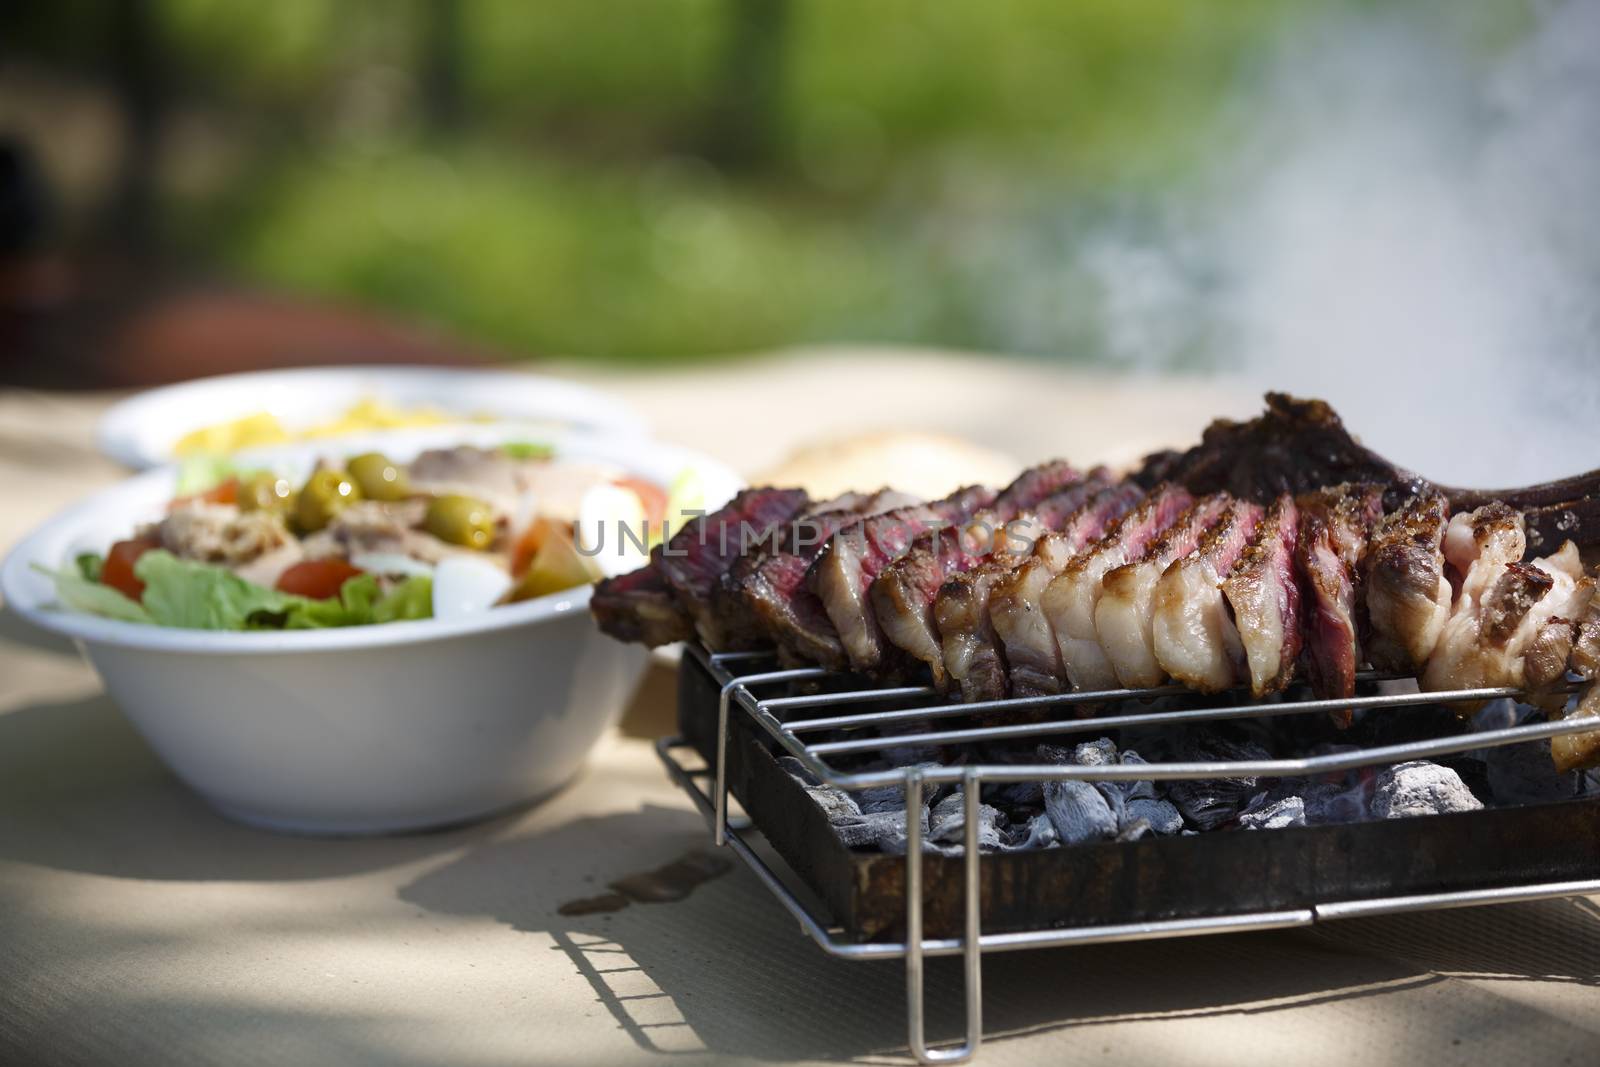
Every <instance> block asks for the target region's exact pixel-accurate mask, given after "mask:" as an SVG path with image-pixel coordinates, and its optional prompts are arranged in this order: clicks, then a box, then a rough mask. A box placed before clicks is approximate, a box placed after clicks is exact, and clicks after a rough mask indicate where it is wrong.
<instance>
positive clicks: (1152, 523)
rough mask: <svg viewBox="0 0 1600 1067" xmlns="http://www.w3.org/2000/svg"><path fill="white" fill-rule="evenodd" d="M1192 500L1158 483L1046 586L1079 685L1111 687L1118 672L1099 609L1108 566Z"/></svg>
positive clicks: (1044, 600)
mask: <svg viewBox="0 0 1600 1067" xmlns="http://www.w3.org/2000/svg"><path fill="white" fill-rule="evenodd" d="M1191 503H1193V498H1192V497H1191V496H1190V495H1189V492H1188V490H1186V489H1184V488H1183V487H1182V486H1177V485H1158V486H1156V487H1155V488H1154V489H1152V490H1151V491H1150V495H1149V496H1148V497H1146V498H1145V499H1144V500H1143V501H1142V502H1141V503H1140V504H1139V506H1138V507H1136V508H1134V509H1133V510H1132V511H1130V512H1128V513H1127V514H1126V515H1124V516H1123V517H1122V518H1121V519H1119V520H1118V521H1117V523H1116V524H1115V525H1114V526H1113V527H1112V528H1111V529H1110V530H1109V531H1108V532H1107V533H1106V534H1105V536H1104V537H1102V538H1101V539H1100V540H1099V541H1098V542H1096V543H1095V544H1094V545H1093V546H1092V547H1091V548H1089V549H1087V550H1086V551H1084V552H1082V553H1079V554H1078V555H1077V556H1076V557H1074V558H1073V559H1072V560H1071V561H1070V562H1068V563H1067V565H1066V567H1065V568H1063V570H1062V572H1061V573H1060V574H1059V575H1057V576H1056V577H1055V578H1054V579H1053V580H1052V581H1051V582H1050V583H1049V585H1047V586H1046V587H1045V590H1044V593H1043V594H1042V595H1041V596H1040V598H1039V606H1040V608H1041V610H1043V612H1044V614H1045V618H1047V619H1048V620H1049V622H1050V629H1051V632H1052V633H1054V634H1055V637H1056V645H1057V649H1058V651H1059V652H1060V655H1061V669H1062V671H1063V673H1065V675H1066V677H1067V680H1068V681H1069V682H1070V683H1071V684H1072V688H1073V689H1075V690H1079V691H1083V690H1097V689H1112V688H1115V687H1116V684H1117V676H1116V672H1115V671H1114V670H1113V669H1112V666H1111V661H1110V660H1109V659H1108V658H1107V657H1106V654H1105V653H1104V652H1103V651H1102V650H1101V648H1100V638H1099V635H1098V634H1097V633H1096V632H1095V625H1094V612H1095V607H1096V605H1097V604H1098V603H1099V602H1100V596H1101V592H1102V582H1103V581H1104V579H1105V576H1106V574H1107V572H1109V571H1111V570H1112V569H1114V568H1116V567H1120V566H1122V565H1123V564H1124V563H1126V562H1127V561H1128V560H1129V559H1133V558H1137V557H1138V556H1139V555H1141V554H1142V553H1143V552H1144V550H1145V547H1146V546H1147V545H1148V544H1149V543H1150V542H1151V541H1153V540H1154V539H1155V538H1156V537H1158V536H1159V535H1160V534H1161V533H1162V532H1163V531H1165V530H1166V529H1167V528H1168V527H1169V526H1171V525H1172V523H1173V522H1174V521H1176V520H1177V518H1178V516H1179V515H1180V514H1181V513H1182V512H1183V511H1184V509H1186V508H1187V507H1189V505H1190V504H1191Z"/></svg>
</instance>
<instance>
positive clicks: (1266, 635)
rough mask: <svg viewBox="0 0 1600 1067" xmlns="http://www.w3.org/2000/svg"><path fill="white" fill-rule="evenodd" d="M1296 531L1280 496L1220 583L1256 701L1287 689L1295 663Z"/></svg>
mask: <svg viewBox="0 0 1600 1067" xmlns="http://www.w3.org/2000/svg"><path fill="white" fill-rule="evenodd" d="M1299 531H1300V509H1299V508H1298V507H1297V506H1296V504H1295V502H1294V498H1293V497H1290V496H1287V495H1285V496H1281V497H1279V498H1278V499H1277V500H1276V501H1275V502H1274V503H1273V505H1272V507H1271V508H1269V509H1268V510H1267V513H1266V514H1265V515H1264V516H1263V517H1262V519H1261V522H1260V524H1259V526H1258V527H1257V532H1256V537H1255V540H1254V541H1252V542H1251V544H1250V547H1249V548H1247V549H1246V550H1245V552H1244V554H1243V555H1242V556H1241V557H1240V558H1239V562H1238V563H1236V564H1235V565H1234V568H1233V571H1232V572H1231V573H1230V574H1229V575H1228V576H1227V578H1225V579H1223V582H1222V593H1223V596H1225V597H1226V598H1227V600H1228V608H1229V610H1230V611H1231V612H1232V615H1233V624H1234V626H1235V627H1236V628H1237V630H1238V634H1239V642H1240V644H1242V645H1243V646H1244V655H1245V667H1246V669H1247V672H1248V675H1249V681H1250V693H1251V695H1252V696H1254V697H1256V698H1257V699H1260V698H1261V697H1264V696H1266V695H1267V694H1269V693H1276V692H1279V691H1281V690H1282V689H1283V688H1284V687H1286V686H1287V685H1288V684H1289V681H1290V679H1292V678H1293V677H1294V670H1295V664H1296V663H1297V662H1298V661H1299V659H1300V644H1301V599H1300V578H1299V575H1298V574H1297V573H1296V571H1295V565H1294V553H1295V544H1296V541H1297V537H1298V534H1299Z"/></svg>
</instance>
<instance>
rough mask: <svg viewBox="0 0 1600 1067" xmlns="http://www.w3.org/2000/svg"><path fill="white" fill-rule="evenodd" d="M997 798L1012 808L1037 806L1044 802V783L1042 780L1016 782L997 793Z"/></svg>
mask: <svg viewBox="0 0 1600 1067" xmlns="http://www.w3.org/2000/svg"><path fill="white" fill-rule="evenodd" d="M996 799H997V800H998V801H999V802H1000V803H1002V804H1004V805H1006V806H1007V807H1012V808H1037V807H1040V806H1041V805H1043V804H1044V784H1043V783H1041V782H1014V783H1012V784H1011V785H1008V786H1005V787H1003V788H1002V789H1000V791H999V792H998V793H997V794H996Z"/></svg>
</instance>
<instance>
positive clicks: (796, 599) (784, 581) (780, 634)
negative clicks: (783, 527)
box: [728, 511, 862, 663]
mask: <svg viewBox="0 0 1600 1067" xmlns="http://www.w3.org/2000/svg"><path fill="white" fill-rule="evenodd" d="M861 520H862V516H861V515H859V514H857V513H856V512H854V511H827V512H823V513H821V514H818V515H812V516H809V517H807V518H803V519H801V520H799V521H798V522H797V523H796V524H795V530H794V533H793V534H792V535H791V540H790V542H789V546H788V548H787V550H785V551H781V552H774V553H772V554H770V555H768V556H766V557H764V558H761V559H760V560H759V562H757V563H756V564H755V566H754V567H753V568H752V569H751V570H750V572H749V573H748V574H746V575H745V576H744V577H743V578H742V579H741V580H740V583H739V586H738V589H737V590H736V592H735V593H734V594H733V595H734V596H736V597H737V598H738V599H737V601H736V602H737V603H739V604H741V605H742V610H743V611H744V612H746V613H747V615H745V616H744V618H745V619H747V620H753V621H754V626H755V629H756V630H757V631H759V633H760V634H761V635H762V637H763V638H765V639H766V640H767V641H770V642H775V643H777V644H778V645H779V646H780V647H781V648H783V649H785V650H786V651H787V654H788V655H789V656H791V657H793V658H794V659H796V660H798V661H799V662H803V663H814V662H823V661H828V662H834V661H836V660H837V659H838V657H839V656H840V655H842V649H841V648H840V647H839V637H838V634H836V633H835V632H834V630H833V624H832V623H831V622H829V621H828V613H827V612H826V611H824V610H823V608H822V601H821V600H819V599H817V596H816V594H814V593H813V592H811V590H810V589H809V588H807V586H806V573H807V572H808V571H809V570H810V568H811V564H812V561H814V560H815V559H816V557H817V554H818V553H819V552H821V551H822V546H824V545H826V544H827V543H828V541H829V539H830V538H832V537H833V535H834V534H835V533H837V532H838V531H840V530H843V529H845V528H846V527H849V526H853V525H855V524H856V523H859V522H860V521H861ZM728 625H729V628H730V629H732V628H733V627H734V626H735V625H738V626H740V628H741V629H740V632H741V633H744V632H747V631H746V630H744V629H743V627H744V625H745V623H743V622H739V621H738V620H737V619H736V618H735V617H734V616H733V615H732V613H731V612H730V617H729V624H728ZM785 637H787V638H788V640H787V642H786V641H785V640H784V638H785Z"/></svg>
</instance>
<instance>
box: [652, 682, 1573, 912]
mask: <svg viewBox="0 0 1600 1067" xmlns="http://www.w3.org/2000/svg"><path fill="white" fill-rule="evenodd" d="M712 670H713V666H712V664H711V663H709V662H708V661H707V660H706V659H705V658H703V657H702V656H701V655H685V656H684V657H683V660H682V665H681V667H680V670H679V676H678V714H679V725H680V730H681V732H682V735H683V740H684V742H685V743H686V744H688V745H689V746H691V747H693V748H694V749H695V750H696V751H697V752H698V753H699V754H700V755H701V757H702V758H704V759H705V761H706V766H707V767H715V766H716V760H717V729H718V718H719V700H720V697H721V693H722V690H723V686H724V684H726V682H727V681H729V680H730V679H731V677H732V676H733V675H732V674H730V673H727V672H726V670H725V669H724V671H723V677H722V678H720V679H719V678H718V677H717V676H715V675H714V674H713V673H712ZM775 750H776V745H775V742H774V741H773V739H772V738H771V737H770V736H769V735H768V731H767V730H765V729H763V728H762V727H761V726H760V725H759V724H758V723H756V721H755V720H754V717H753V716H751V715H748V714H741V713H738V712H737V711H736V712H735V713H734V714H731V715H730V716H729V721H728V750H727V783H728V787H729V789H730V791H731V793H732V795H733V796H734V797H736V798H737V799H738V800H739V802H740V803H741V804H742V805H743V807H744V809H745V811H746V812H747V813H748V815H749V817H750V819H751V821H752V823H753V824H754V825H755V827H756V828H757V829H759V830H760V831H761V833H762V834H763V835H764V836H765V837H766V838H767V840H768V841H769V843H770V844H771V846H772V848H773V849H774V850H775V851H776V852H777V853H778V855H779V856H781V857H782V859H783V860H784V862H785V863H786V864H787V865H788V866H789V867H790V868H792V870H793V871H794V872H795V874H796V875H798V876H799V878H800V879H801V880H802V881H804V882H805V884H806V885H807V886H808V887H809V888H810V889H811V890H812V891H813V892H814V893H815V894H816V895H817V897H818V898H820V899H821V900H822V901H823V902H824V903H825V904H826V905H827V907H828V910H829V911H830V912H831V914H832V918H833V920H834V921H835V922H836V923H837V924H838V926H839V928H840V933H841V935H842V936H843V937H844V938H846V939H848V940H851V941H855V942H875V941H876V942H882V941H885V940H896V939H901V938H903V937H904V932H905V922H906V916H905V911H906V897H905V888H906V861H905V857H903V856H895V855H887V854H883V853H874V852H862V851H856V850H853V849H850V848H848V847H846V846H845V845H844V844H843V843H842V842H841V841H840V840H839V838H838V836H837V835H836V834H835V832H834V830H833V828H832V827H831V826H830V825H829V823H828V820H827V817H826V816H825V815H824V814H823V812H822V811H821V810H820V809H819V808H818V807H817V805H816V804H815V803H813V802H812V800H811V798H810V797H809V796H808V795H807V794H806V791H805V789H804V787H803V786H802V785H801V784H800V783H799V782H797V781H796V780H795V779H794V778H793V777H792V776H791V775H790V774H788V773H787V772H786V771H785V770H784V769H783V768H782V767H781V766H779V764H778V762H777V759H776V758H775ZM976 866H977V868H978V878H979V883H980V885H981V890H982V891H981V894H980V899H981V913H980V914H981V922H982V929H983V931H984V933H985V935H989V934H1004V933H1006V932H1016V931H1034V930H1046V929H1052V928H1063V927H1074V928H1076V927H1111V926H1129V925H1137V924H1147V923H1162V922H1164V921H1170V920H1187V919H1197V920H1204V919H1210V918H1216V919H1222V918H1229V917H1237V916H1240V915H1241V914H1257V915H1263V914H1269V913H1278V912H1302V911H1305V910H1308V909H1316V908H1319V907H1321V908H1323V909H1328V908H1331V907H1337V908H1339V909H1343V910H1345V911H1349V912H1352V913H1353V912H1356V911H1359V910H1361V902H1363V901H1370V902H1373V904H1374V905H1375V906H1374V908H1373V910H1379V909H1378V908H1377V907H1376V905H1377V904H1379V903H1380V902H1382V903H1383V904H1384V905H1390V904H1392V903H1393V901H1394V898H1397V897H1407V898H1418V899H1419V901H1420V900H1425V899H1427V898H1431V897H1436V896H1439V895H1449V896H1454V895H1464V896H1473V895H1476V894H1477V892H1479V891H1483V892H1488V891H1494V890H1509V891H1512V892H1513V893H1514V892H1515V891H1516V890H1517V889H1519V888H1527V889H1530V890H1537V889H1539V888H1540V887H1548V886H1551V885H1552V884H1561V883H1576V882H1588V881H1592V880H1594V879H1600V797H1585V798H1579V799H1574V800H1568V801H1561V802H1555V803H1546V804H1536V805H1524V806H1518V807H1508V808H1494V809H1485V810H1481V811H1472V812H1462V813H1455V814H1447V815H1431V816H1425V817H1420V818H1408V819H1395V820H1387V821H1369V822H1360V823H1351V824H1345V825H1336V826H1307V827H1290V828H1284V829H1276V830H1267V831H1258V832H1233V831H1216V832H1212V833H1207V834H1201V835H1198V836H1193V837H1145V838H1142V839H1140V840H1137V841H1130V842H1104V843H1097V844H1086V845H1077V846H1073V847H1066V848H1054V849H1040V850H1030V851H1023V852H1007V853H1001V852H992V853H988V852H986V853H984V855H983V858H982V862H981V863H979V864H977V865H976ZM922 867H923V870H922V879H923V883H924V893H923V900H924V904H923V908H924V913H923V929H924V936H926V937H930V938H935V939H939V938H945V939H948V938H958V937H960V936H961V933H962V930H963V923H964V921H965V912H964V909H965V907H966V903H965V901H966V894H965V889H964V881H963V878H964V877H965V875H964V864H963V861H962V859H961V857H960V856H954V857H947V856H943V855H936V854H927V855H925V856H924V859H923V865H922ZM1384 910H1392V909H1391V908H1388V907H1385V908H1384Z"/></svg>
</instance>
